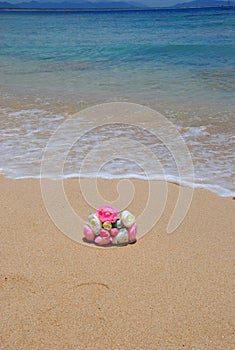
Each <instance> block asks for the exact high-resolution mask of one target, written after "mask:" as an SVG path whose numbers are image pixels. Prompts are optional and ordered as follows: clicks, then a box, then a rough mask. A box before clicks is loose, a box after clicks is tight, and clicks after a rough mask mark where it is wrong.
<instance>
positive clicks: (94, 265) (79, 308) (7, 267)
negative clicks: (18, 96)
mask: <svg viewBox="0 0 235 350" xmlns="http://www.w3.org/2000/svg"><path fill="white" fill-rule="evenodd" d="M114 185H115V184H114V182H113V181H108V180H107V181H105V180H103V181H101V183H100V186H101V189H103V190H105V191H106V192H107V193H110V195H111V196H112V192H113V191H112V189H113V188H114ZM135 186H136V193H137V196H136V198H135V200H134V202H133V204H131V209H132V211H133V212H134V213H135V214H136V215H138V212H139V211H141V209H142V206H143V200H144V198H145V192H146V183H144V182H143V181H135ZM66 191H67V194H68V198H69V200H70V202H71V203H72V205H74V207H75V209H76V208H77V210H79V211H80V212H81V213H82V215H84V219H85V218H86V216H87V215H88V213H89V210H90V208H89V207H88V206H87V205H86V204H85V203H82V200H81V195H80V192H79V189H78V186H77V181H76V180H67V181H66ZM177 193H178V186H177V185H173V184H170V185H169V196H168V201H167V206H166V209H165V211H164V213H163V215H162V217H161V219H160V221H159V222H158V223H157V224H156V225H155V227H154V228H153V229H152V230H151V232H149V233H148V234H147V235H145V236H144V237H143V238H141V239H140V240H138V241H137V243H136V244H134V245H129V246H126V247H119V248H114V249H94V248H92V247H89V246H85V245H81V244H78V243H76V242H74V241H72V240H71V239H69V238H67V237H66V236H65V235H64V234H63V233H61V232H60V231H59V230H58V229H57V228H56V226H55V225H54V224H53V222H52V221H51V220H50V218H49V216H48V214H47V212H46V209H45V207H44V204H43V201H42V197H41V191H40V184H39V181H38V180H35V179H34V180H30V179H27V180H8V179H5V178H4V177H1V178H0V201H1V211H0V232H1V280H0V300H1V340H0V348H1V349H8V350H9V349H12V350H13V349H14V350H18V349H25V350H26V349H27V350H28V349H43V350H45V349H56V350H59V349H61V350H62V349H63V350H64V349H82V350H85V349H86V350H94V349H101V350H103V349H112V350H115V349H122V350H124V349H128V350H132V349H141V350H142V349H148V350H151V349H160V350H168V349H169V350H175V349H191V350H193V349H194V350H208V349H211V350H212V349H213V350H215V349H217V350H234V349H235V322H234V320H235V302H234V292H235V288H234V287H235V286H234V260H235V259H234V248H235V236H234V227H235V220H234V205H235V202H234V200H233V199H232V198H222V197H219V196H217V195H216V194H213V193H211V192H209V191H206V190H195V192H194V196H193V201H192V203H191V206H190V210H189V212H188V215H187V216H186V218H185V220H184V221H183V223H182V224H181V225H180V227H179V228H178V229H177V230H176V232H175V233H174V234H172V235H168V234H167V233H166V227H167V224H168V220H169V217H170V215H171V212H172V208H173V207H174V204H175V203H174V202H175V200H176V198H177ZM156 200H157V199H156Z"/></svg>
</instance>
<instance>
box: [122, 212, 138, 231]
mask: <svg viewBox="0 0 235 350" xmlns="http://www.w3.org/2000/svg"><path fill="white" fill-rule="evenodd" d="M121 220H122V223H123V225H124V226H125V227H127V228H129V227H131V225H133V224H134V222H135V217H134V215H132V214H131V213H130V212H129V211H128V210H124V211H123V212H122V213H121Z"/></svg>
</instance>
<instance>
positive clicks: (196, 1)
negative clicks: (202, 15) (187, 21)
mask: <svg viewBox="0 0 235 350" xmlns="http://www.w3.org/2000/svg"><path fill="white" fill-rule="evenodd" d="M227 3H228V2H227V1H222V0H193V1H191V2H183V3H180V4H177V5H175V6H174V8H192V7H220V6H224V5H227ZM234 4H235V2H232V1H231V5H234Z"/></svg>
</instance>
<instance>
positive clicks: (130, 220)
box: [83, 205, 137, 246]
mask: <svg viewBox="0 0 235 350" xmlns="http://www.w3.org/2000/svg"><path fill="white" fill-rule="evenodd" d="M83 233H84V236H85V240H86V241H87V242H93V243H95V244H97V245H99V246H107V245H118V246H120V245H127V244H129V243H135V242H136V235H137V224H136V223H135V217H134V215H133V214H131V213H130V212H129V211H128V210H124V211H122V212H118V210H117V209H115V208H113V207H111V206H110V205H103V206H102V207H101V208H99V209H98V210H97V212H96V213H93V214H90V215H89V216H88V220H87V224H86V225H85V226H84V228H83Z"/></svg>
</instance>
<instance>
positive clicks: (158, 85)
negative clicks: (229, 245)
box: [0, 9, 235, 196]
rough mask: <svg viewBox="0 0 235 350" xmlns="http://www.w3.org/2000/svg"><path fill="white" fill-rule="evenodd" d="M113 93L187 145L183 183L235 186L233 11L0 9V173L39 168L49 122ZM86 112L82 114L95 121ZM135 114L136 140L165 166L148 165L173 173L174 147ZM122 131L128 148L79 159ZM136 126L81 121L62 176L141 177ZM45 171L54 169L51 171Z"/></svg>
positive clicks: (224, 191) (36, 173) (224, 192)
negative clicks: (154, 116)
mask: <svg viewBox="0 0 235 350" xmlns="http://www.w3.org/2000/svg"><path fill="white" fill-rule="evenodd" d="M111 102H130V103H136V104H141V105H144V106H147V107H150V108H152V109H154V110H156V111H158V112H160V113H161V114H162V115H163V116H165V117H166V118H167V119H168V120H169V121H170V122H171V123H173V125H174V127H175V128H176V129H177V131H178V132H179V134H180V135H181V137H182V140H183V141H184V143H185V144H186V145H187V147H188V150H189V152H190V155H191V157H192V162H193V166H194V180H193V182H191V183H190V182H189V183H187V185H189V186H193V187H202V188H207V189H210V190H212V191H214V192H216V193H218V194H219V195H221V196H234V195H235V186H234V174H235V169H234V167H235V165H234V164H235V162H234V144H235V141H234V127H235V11H226V10H222V9H187V10H158V11H82V12H81V11H80V12H79V11H4V10H1V11H0V154H1V157H0V173H2V174H4V175H5V176H6V177H9V178H13V179H18V178H34V177H35V178H38V177H40V167H41V160H42V157H43V154H44V150H45V147H46V146H47V143H48V141H49V138H50V137H51V135H52V134H53V133H54V132H55V131H56V129H57V128H58V127H59V126H60V125H61V124H62V123H63V122H65V121H66V120H67V119H68V118H69V117H71V116H73V115H74V114H75V113H76V112H78V111H81V110H83V109H84V108H87V107H89V106H94V105H96V104H103V103H111ZM143 118H144V116H143ZM88 119H89V118H87V119H84V118H81V125H83V126H84V124H86V125H87V127H89V128H90V129H92V125H93V121H92V119H89V120H88ZM120 122H122V121H120ZM124 122H125V120H123V123H124ZM141 123H142V120H141V117H140V118H139V119H138V122H137V125H138V126H139V129H138V140H143V141H144V145H145V147H147V148H149V150H151V151H153V152H154V157H155V159H156V160H157V162H159V164H161V167H162V169H161V171H159V172H158V171H157V170H156V167H151V165H150V167H149V169H148V174H149V177H150V178H151V179H167V180H168V181H172V182H176V183H181V182H182V181H181V179H180V177H179V173H178V172H177V164H175V161H174V157H173V156H172V154H169V153H170V152H169V150H167V149H166V148H167V147H164V145H162V141H160V140H157V139H156V138H155V137H153V138H151V137H149V135H147V134H146V130H144V129H143V128H142V129H141V125H142V124H141ZM76 127H78V128H79V124H78V125H76ZM154 127H155V123H154V122H153V123H152V128H153V130H152V131H153V133H154V131H155V130H154ZM150 128H151V125H150ZM73 132H76V130H73ZM78 134H79V132H78ZM120 134H121V135H122V142H123V149H126V153H127V158H128V159H126V160H125V159H123V158H120V159H119V158H118V157H117V158H115V159H113V161H111V160H109V161H108V162H107V164H106V163H105V158H104V157H103V158H102V161H103V165H102V167H101V169H99V172H97V169H96V167H95V166H94V167H92V166H89V167H87V168H86V167H82V170H81V164H82V162H83V158H84V155H85V154H87V152H88V151H89V150H91V149H92V147H99V144H100V145H102V142H103V141H104V140H105V141H107V139H108V138H109V140H110V146H107V148H108V149H109V147H110V149H112V143H113V142H115V139H117V138H118V137H119V136H120ZM108 135H109V136H108ZM134 135H135V132H133V130H131V128H128V127H126V128H123V126H120V128H118V127H117V126H115V127H112V126H109V127H108V126H104V127H102V125H101V126H100V128H99V129H97V130H93V131H92V132H90V133H86V135H85V136H86V137H83V138H82V139H81V140H80V141H79V140H77V142H76V143H75V144H73V145H72V146H71V150H70V152H69V153H68V157H67V161H66V164H65V166H64V172H63V176H64V178H69V177H78V176H84V177H86V176H88V177H94V176H97V174H98V176H100V177H107V178H114V177H117V178H123V177H124V178H125V177H130V178H132V177H133V178H143V179H146V178H147V177H146V174H145V172H144V169H143V168H144V167H145V166H146V165H145V164H146V163H145V158H146V154H145V152H143V154H142V160H143V162H142V160H141V154H139V155H138V164H136V162H135V157H136V155H135V152H136V150H135V149H132V148H131V147H129V146H128V145H129V143H128V142H129V141H130V139H132V138H134ZM67 137H68V138H69V137H70V135H67ZM125 138H126V141H125ZM55 152H59V149H58V147H57V148H55ZM167 152H168V153H167ZM101 153H102V155H104V154H103V152H101ZM96 157H97V153H96ZM93 161H94V162H93V163H97V164H98V163H99V161H98V160H97V159H93ZM91 163H92V162H91ZM46 176H48V177H49V178H50V177H51V178H54V173H53V171H52V172H51V173H50V172H48V173H47V174H46Z"/></svg>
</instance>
